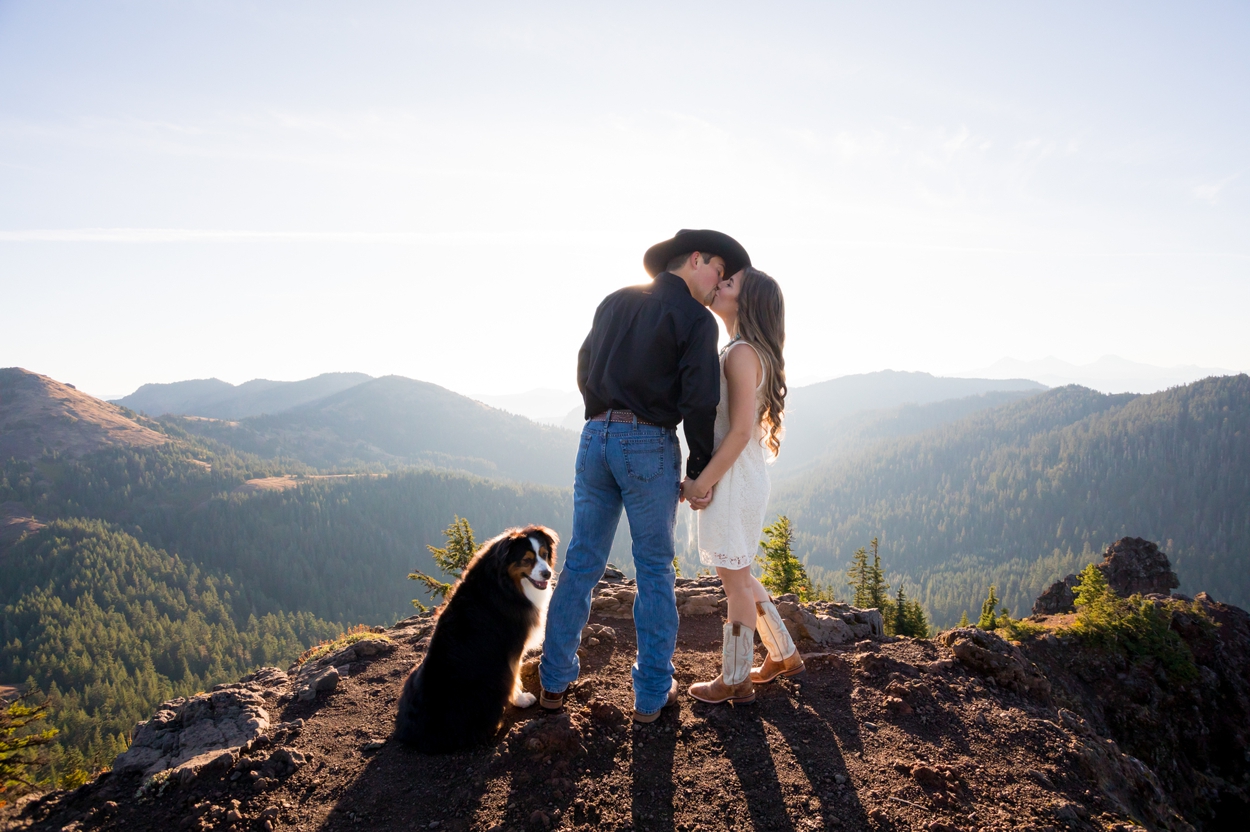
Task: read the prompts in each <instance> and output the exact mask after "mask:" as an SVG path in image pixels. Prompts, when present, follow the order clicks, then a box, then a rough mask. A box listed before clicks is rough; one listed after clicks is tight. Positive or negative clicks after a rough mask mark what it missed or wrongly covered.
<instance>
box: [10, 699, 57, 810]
mask: <svg viewBox="0 0 1250 832" xmlns="http://www.w3.org/2000/svg"><path fill="white" fill-rule="evenodd" d="M27 698H29V694H27V696H23V697H21V698H20V699H17V700H16V701H14V702H10V703H9V704H8V705H7V706H5V707H4V708H3V709H0V794H4V793H5V792H6V791H10V790H12V791H14V792H16V791H19V790H24V789H27V788H30V787H32V786H34V785H35V784H34V782H33V781H32V780H31V779H30V773H31V770H32V769H33V768H35V767H36V766H40V765H43V764H44V763H46V762H47V759H46V757H45V756H43V754H42V752H41V750H40V749H41V747H42V746H45V745H48V744H49V743H51V742H52V739H53V737H55V736H56V733H57V731H56V729H55V728H43V729H40V726H39V725H38V723H40V722H43V721H44V720H45V719H47V718H48V703H47V702H46V701H45V702H43V703H42V704H40V705H28V704H26V703H25V702H24V701H23V700H25V699H27ZM0 803H3V801H0Z"/></svg>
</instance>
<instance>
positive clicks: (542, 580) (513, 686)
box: [395, 526, 560, 753]
mask: <svg viewBox="0 0 1250 832" xmlns="http://www.w3.org/2000/svg"><path fill="white" fill-rule="evenodd" d="M559 542H560V540H559V538H558V537H557V536H556V533H555V532H553V531H552V530H551V529H548V528H546V527H545V526H526V527H525V528H523V529H509V530H508V531H506V532H504V533H503V534H501V535H499V536H498V537H496V538H494V539H493V540H490V541H488V542H487V543H486V544H485V545H484V546H482V548H481V549H479V550H478V552H477V554H475V555H474V556H473V560H471V561H470V562H469V565H468V566H467V567H466V568H465V570H464V574H462V575H461V576H460V580H459V581H458V582H457V583H456V585H455V586H454V587H453V588H452V591H451V592H450V593H449V595H448V598H447V602H446V604H444V606H443V608H442V611H441V613H440V614H439V616H438V622H437V623H436V624H435V625H434V634H433V635H432V636H431V637H430V644H429V648H428V649H427V651H426V654H425V659H424V660H423V661H422V662H421V664H419V665H418V666H417V667H416V668H415V669H414V670H413V671H412V673H411V674H409V676H408V681H407V682H405V683H404V692H403V694H402V695H401V696H400V697H399V713H398V714H397V715H396V717H395V737H396V739H398V740H399V741H400V742H403V743H406V744H408V745H411V746H413V747H415V748H416V749H418V750H420V751H424V752H428V753H442V752H448V751H455V750H457V749H461V748H467V747H469V746H473V745H479V744H482V743H485V742H487V741H489V740H490V739H491V738H492V737H494V735H495V733H496V732H497V731H498V730H499V726H500V723H501V722H502V720H503V710H504V706H505V705H506V704H507V703H508V702H512V704H514V705H516V706H517V707H518V708H528V707H529V706H530V705H533V704H534V701H535V698H534V695H533V694H532V693H527V692H526V691H525V690H523V689H522V687H521V678H520V670H521V657H522V656H523V655H524V653H525V651H526V650H527V649H529V648H531V647H537V646H539V645H540V644H541V643H542V638H543V626H544V623H545V619H546V614H547V602H548V601H549V600H550V599H551V590H550V588H549V587H550V581H551V577H552V572H553V570H554V568H555V562H556V545H557V544H558V543H559Z"/></svg>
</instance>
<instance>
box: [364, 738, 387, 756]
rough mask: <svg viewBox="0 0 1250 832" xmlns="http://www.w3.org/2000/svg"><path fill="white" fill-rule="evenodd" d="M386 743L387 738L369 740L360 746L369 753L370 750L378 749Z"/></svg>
mask: <svg viewBox="0 0 1250 832" xmlns="http://www.w3.org/2000/svg"><path fill="white" fill-rule="evenodd" d="M384 745H386V740H369V741H368V742H367V743H365V744H364V745H363V746H361V747H360V750H361V751H363V752H365V753H366V754H368V753H369V752H370V751H377V750H378V749H379V748H381V747H382V746H384Z"/></svg>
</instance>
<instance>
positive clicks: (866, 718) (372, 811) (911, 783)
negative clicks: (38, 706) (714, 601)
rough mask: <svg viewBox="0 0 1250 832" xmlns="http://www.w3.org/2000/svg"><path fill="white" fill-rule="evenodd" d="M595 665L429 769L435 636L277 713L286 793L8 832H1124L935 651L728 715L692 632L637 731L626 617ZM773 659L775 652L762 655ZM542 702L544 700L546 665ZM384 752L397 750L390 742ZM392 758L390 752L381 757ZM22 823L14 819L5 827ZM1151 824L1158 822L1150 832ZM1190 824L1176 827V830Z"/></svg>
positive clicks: (803, 687) (127, 794)
mask: <svg viewBox="0 0 1250 832" xmlns="http://www.w3.org/2000/svg"><path fill="white" fill-rule="evenodd" d="M592 622H593V623H596V624H600V625H606V626H609V627H611V628H613V629H614V630H615V635H614V636H611V637H609V636H606V635H605V636H604V637H603V638H601V639H600V643H599V644H597V645H595V646H586V647H584V648H583V649H584V651H585V657H584V659H583V673H582V679H581V680H580V681H579V683H578V685H577V687H576V688H575V689H574V692H573V694H572V695H571V697H570V702H569V704H568V706H567V708H566V712H565V713H563V714H560V715H554V716H552V715H546V714H544V713H542V712H541V711H540V709H539V708H538V707H536V706H535V707H533V708H530V709H528V710H525V711H518V710H516V709H513V708H509V709H508V712H507V715H506V723H505V725H504V728H503V730H502V731H501V733H500V735H499V737H498V738H497V742H496V743H495V744H494V745H491V746H490V747H485V748H481V749H478V750H474V751H471V752H466V753H460V754H453V755H448V756H423V755H421V754H418V753H415V752H412V751H410V750H408V749H406V748H404V747H401V746H399V745H397V744H395V743H394V742H392V741H387V737H388V735H389V733H390V728H391V725H392V722H393V713H394V708H395V703H396V700H397V697H398V695H399V692H400V688H401V685H402V684H403V681H404V678H405V676H406V675H407V673H408V671H409V670H410V668H411V667H412V665H413V664H414V662H416V661H418V660H419V658H420V651H421V648H422V647H423V646H424V644H425V637H426V636H425V631H426V630H428V627H427V628H425V629H424V630H414V629H409V630H398V631H393V635H394V636H395V637H396V639H397V641H399V643H400V647H399V649H397V650H395V651H394V652H392V653H390V654H388V655H384V656H381V657H378V658H376V659H374V660H372V661H369V662H367V663H366V662H358V663H356V664H353V665H352V668H351V675H350V677H349V678H347V679H345V680H344V681H343V682H342V683H340V685H339V687H338V688H337V690H335V691H333V692H331V693H328V694H324V693H323V694H321V695H320V696H319V697H318V698H317V699H316V700H315V701H313V702H299V701H297V700H293V701H290V702H287V703H286V704H283V705H281V706H279V705H278V704H277V702H276V701H272V702H271V703H270V705H271V717H272V722H273V723H274V724H275V725H278V723H279V722H286V723H290V722H293V721H295V720H304V723H303V725H302V727H300V728H294V727H287V728H283V727H278V728H276V729H275V730H272V731H270V733H269V735H268V736H267V737H266V739H265V741H264V742H263V743H261V744H258V746H263V747H258V748H257V749H253V750H245V753H247V754H251V753H255V754H262V753H274V747H285V748H290V749H297V750H299V751H301V752H303V753H304V754H305V755H307V756H308V762H306V763H305V764H304V765H302V766H300V767H299V768H297V769H296V770H295V771H294V773H293V774H291V775H290V776H289V777H287V778H286V779H278V780H268V779H267V778H265V779H262V780H261V781H260V783H259V784H257V783H256V782H255V781H253V780H251V779H249V777H247V776H242V777H240V776H238V772H235V774H234V775H233V778H234V779H232V775H230V774H229V773H226V772H221V773H219V774H215V775H212V776H209V775H201V776H199V777H198V778H196V779H194V780H193V781H191V782H189V783H185V784H181V785H175V784H172V783H171V784H170V787H169V788H168V789H166V790H165V791H164V792H163V793H156V794H152V795H147V796H138V795H137V789H138V788H139V786H140V783H141V781H140V779H139V778H138V776H130V777H121V776H114V775H106V776H104V777H102V778H101V779H100V780H98V781H97V782H95V783H92V784H88V785H87V786H84V787H83V788H81V789H79V790H78V791H76V792H73V793H68V794H66V793H61V794H59V795H53V796H50V797H47V798H44V799H43V800H41V801H35V802H29V803H26V804H25V805H24V806H21V807H18V808H19V811H17V812H14V811H12V810H10V812H9V814H8V815H7V816H4V815H0V826H2V827H4V828H10V829H35V830H52V829H65V830H80V829H83V830H85V829H91V830H95V829H100V830H125V832H173V831H174V830H190V829H194V830H199V829H238V830H244V829H246V830H259V829H296V830H307V832H311V831H312V830H327V832H328V830H414V829H430V830H497V832H502V830H517V831H518V832H520V830H548V829H581V830H590V829H608V830H720V829H733V830H746V829H760V830H765V829H767V830H815V829H836V830H913V829H914V830H919V829H924V830H932V831H933V832H950V830H969V831H970V830H1007V829H1013V830H1015V829H1023V830H1059V829H1067V828H1079V829H1105V830H1117V832H1124V830H1129V829H1134V828H1136V826H1135V824H1134V822H1133V821H1131V820H1130V818H1128V817H1127V816H1126V815H1125V814H1123V813H1121V812H1117V811H1116V808H1115V806H1113V805H1111V804H1110V803H1109V802H1108V800H1107V798H1106V796H1105V791H1104V790H1102V789H1100V787H1099V786H1098V784H1097V783H1096V782H1095V781H1094V780H1092V779H1091V776H1090V775H1089V774H1088V773H1087V772H1088V768H1087V767H1083V766H1082V765H1081V764H1080V760H1081V758H1082V754H1085V755H1086V756H1088V753H1089V752H1088V751H1084V750H1083V749H1084V746H1082V745H1081V742H1080V741H1079V738H1078V737H1076V736H1075V734H1074V733H1072V732H1071V731H1069V730H1068V729H1066V728H1065V727H1064V725H1063V720H1062V719H1061V718H1060V717H1061V716H1062V715H1061V714H1060V713H1059V712H1058V711H1057V709H1056V708H1055V706H1054V705H1050V704H1046V703H1045V702H1044V701H1042V700H1040V699H1038V698H1036V697H1033V698H1030V697H1029V696H1026V695H1023V694H1018V693H1015V692H1012V691H1010V690H1008V689H1006V688H1003V687H998V686H996V685H995V684H994V683H993V682H992V681H990V680H989V679H982V678H981V677H978V676H976V675H971V674H969V673H968V672H967V671H966V670H964V668H962V667H961V666H959V665H958V664H957V663H955V662H953V661H951V660H950V655H951V654H950V651H949V649H947V648H945V647H942V646H940V645H939V644H938V643H936V642H933V641H928V640H911V639H877V640H868V641H861V642H859V643H856V644H850V645H846V646H845V647H844V648H842V649H839V650H836V651H834V652H828V653H819V654H816V653H813V654H809V656H808V660H807V664H808V671H807V673H806V675H805V676H804V677H800V678H799V679H797V680H782V681H779V682H776V683H773V684H770V685H765V686H761V688H760V689H759V696H758V699H757V701H756V702H755V703H754V704H752V705H748V706H740V707H737V708H730V707H727V706H707V705H704V704H701V703H698V702H695V701H694V700H692V699H690V698H689V697H688V696H685V695H684V690H685V687H686V686H688V685H689V684H691V683H692V682H695V681H698V680H702V679H707V678H711V677H713V676H715V675H716V673H718V672H719V660H720V653H719V651H720V620H719V617H718V616H715V615H709V616H701V617H692V618H687V619H685V620H683V622H682V626H681V630H680V635H679V641H678V648H677V654H676V657H675V659H674V662H675V664H676V667H677V681H678V684H679V686H680V688H681V690H682V691H683V695H682V697H681V699H680V702H679V704H678V705H677V706H676V707H673V708H670V709H667V710H666V711H665V712H664V714H663V716H662V717H661V718H660V719H659V720H658V721H657V722H655V723H653V724H651V725H645V726H642V725H635V724H634V723H632V721H631V720H630V719H629V718H628V715H629V712H630V709H631V707H632V696H631V691H630V676H629V669H630V665H631V663H632V661H633V654H634V631H633V628H632V626H631V622H630V621H629V620H627V619H616V618H612V619H601V618H593V619H592ZM761 655H762V654H761ZM527 677H528V678H527V683H528V684H527V687H528V688H529V689H530V690H536V685H537V680H536V678H534V672H533V668H532V667H531V668H530V669H529V671H528V673H527ZM383 741H384V742H383ZM379 745H380V747H378V746H379ZM6 818H7V819H6ZM1152 825H1154V824H1152ZM1178 828H1183V826H1182V827H1178Z"/></svg>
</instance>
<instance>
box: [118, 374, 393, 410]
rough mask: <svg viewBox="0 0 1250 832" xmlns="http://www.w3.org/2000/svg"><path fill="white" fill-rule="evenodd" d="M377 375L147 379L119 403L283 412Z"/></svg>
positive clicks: (156, 407)
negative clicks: (293, 378)
mask: <svg viewBox="0 0 1250 832" xmlns="http://www.w3.org/2000/svg"><path fill="white" fill-rule="evenodd" d="M372 378H373V377H372V376H369V375H366V374H364V373H322V374H321V375H318V376H313V377H312V378H306V379H301V380H299V381H270V380H269V379H260V378H257V379H252V380H251V381H246V382H244V383H242V384H237V385H236V384H230V383H229V382H226V381H222V380H221V379H217V378H209V379H190V380H187V381H175V382H171V383H168V384H144V385H142V386H140V387H139V389H138V390H136V391H135V392H133V393H131V394H130V395H128V396H123V397H122V398H120V399H117V400H115V401H114V402H113V404H117V405H121V406H123V407H128V408H130V409H131V410H134V411H138V412H140V413H146V414H148V415H149V416H164V415H166V414H172V415H178V416H205V417H208V418H212V419H242V418H246V417H248V416H260V415H264V414H272V413H281V412H283V411H286V410H290V409H291V408H294V407H299V406H300V405H302V404H307V403H309V402H313V401H316V400H317V399H321V398H325V397H326V396H331V395H333V394H335V393H338V392H340V391H342V390H347V389H349V388H351V387H355V386H356V385H357V384H363V383H364V382H366V381H369V380H371V379H372Z"/></svg>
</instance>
